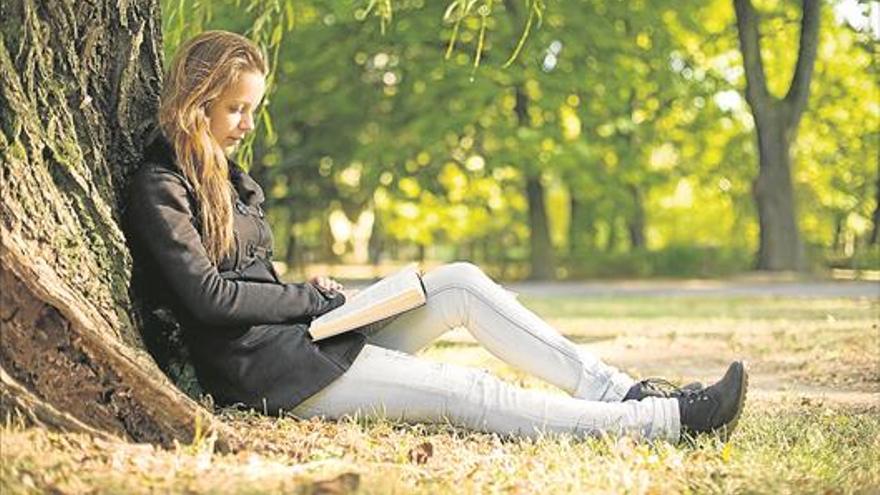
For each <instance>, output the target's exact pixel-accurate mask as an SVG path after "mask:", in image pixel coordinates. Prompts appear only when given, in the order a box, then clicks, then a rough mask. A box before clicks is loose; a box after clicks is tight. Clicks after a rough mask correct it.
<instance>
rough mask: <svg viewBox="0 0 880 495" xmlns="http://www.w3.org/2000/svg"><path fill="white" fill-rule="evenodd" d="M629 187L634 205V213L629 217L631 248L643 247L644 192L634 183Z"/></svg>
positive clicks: (628, 227)
mask: <svg viewBox="0 0 880 495" xmlns="http://www.w3.org/2000/svg"><path fill="white" fill-rule="evenodd" d="M627 188H628V189H629V193H630V197H631V198H632V205H633V211H632V215H631V216H630V217H629V219H627V230H629V243H630V248H632V249H642V248H644V247H645V207H644V204H643V202H642V194H641V193H640V192H639V189H638V187H636V186H634V185H631V184H630V185H629V186H627Z"/></svg>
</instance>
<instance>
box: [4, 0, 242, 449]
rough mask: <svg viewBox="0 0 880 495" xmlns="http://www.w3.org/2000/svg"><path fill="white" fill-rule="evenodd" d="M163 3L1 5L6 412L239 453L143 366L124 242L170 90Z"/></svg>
mask: <svg viewBox="0 0 880 495" xmlns="http://www.w3.org/2000/svg"><path fill="white" fill-rule="evenodd" d="M160 26H161V22H160V16H159V9H158V2H157V1H156V0H143V1H138V2H127V1H125V0H114V1H98V2H76V3H70V2H62V1H58V0H42V1H39V2H37V1H34V0H10V1H8V2H7V1H4V2H2V3H0V31H2V38H0V73H2V76H0V77H2V79H0V131H2V132H0V156H2V159H0V181H2V186H3V196H2V207H0V234H2V235H0V239H2V251H0V287H2V310H0V318H2V346H0V377H2V380H0V399H2V401H0V406H2V407H0V409H2V410H3V413H4V414H12V413H13V411H17V412H18V413H21V414H23V415H24V416H25V417H27V418H30V419H31V420H32V421H33V422H34V423H36V424H41V425H45V426H51V427H59V428H65V429H75V430H80V431H92V432H94V431H101V432H107V433H109V434H113V435H119V436H122V437H125V438H129V439H133V440H137V441H149V442H157V443H160V444H163V445H171V444H172V443H173V440H175V439H179V440H182V441H190V440H191V439H192V437H193V434H194V432H195V428H196V424H197V423H198V424H199V426H200V427H201V428H202V429H203V430H204V428H205V427H208V428H213V429H214V430H215V431H217V432H219V434H220V440H221V441H220V444H219V445H221V446H223V445H229V444H228V443H227V440H234V437H233V436H232V434H231V433H230V432H229V431H228V429H226V428H224V427H223V426H222V424H220V423H218V422H216V421H214V420H213V419H212V416H211V414H210V413H209V412H208V411H206V410H204V409H203V408H201V407H200V406H199V405H198V404H196V403H195V402H194V401H192V400H191V399H190V398H188V397H187V396H186V395H184V394H183V393H181V392H180V391H179V390H178V389H177V388H175V387H174V385H173V384H172V383H171V382H170V381H169V380H168V379H167V378H166V377H165V376H164V375H163V373H162V372H161V370H160V369H159V368H158V367H157V366H156V363H155V361H154V360H153V359H152V358H151V357H150V355H149V354H148V353H147V352H145V348H144V344H143V340H142V337H141V335H140V332H139V329H140V324H139V318H138V314H137V313H136V312H135V307H136V305H137V301H136V300H133V299H132V297H131V295H130V289H131V287H130V281H131V257H130V255H129V251H128V248H127V246H126V242H125V239H124V237H123V234H122V232H121V230H120V228H119V219H120V207H121V205H122V203H123V202H124V194H123V191H124V187H125V182H126V178H127V177H128V176H129V174H130V173H131V172H132V171H133V167H134V165H135V164H136V163H137V162H138V161H139V159H140V153H141V143H142V141H143V139H144V136H145V134H146V132H147V130H148V129H147V125H146V123H148V122H150V121H151V119H152V117H153V116H154V115H155V111H156V105H157V95H158V91H159V87H160V84H161V79H162V69H161V67H162V60H161V53H162V50H161V46H162V44H161V43H162V42H161V27H160Z"/></svg>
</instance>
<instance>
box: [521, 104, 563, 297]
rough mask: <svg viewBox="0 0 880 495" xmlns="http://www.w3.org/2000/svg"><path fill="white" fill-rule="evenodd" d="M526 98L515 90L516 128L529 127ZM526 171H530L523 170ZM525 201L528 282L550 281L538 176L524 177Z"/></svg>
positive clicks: (552, 264)
mask: <svg viewBox="0 0 880 495" xmlns="http://www.w3.org/2000/svg"><path fill="white" fill-rule="evenodd" d="M528 101H529V100H528V96H526V94H525V92H524V91H523V89H522V88H521V87H517V88H516V106H515V108H514V111H515V112H516V117H517V123H518V125H519V126H521V127H523V126H528V125H529V124H528ZM524 168H525V169H526V170H529V169H530V168H531V167H528V166H526V167H524ZM526 198H527V200H528V205H529V265H530V273H529V278H530V279H532V280H550V279H553V278H555V276H556V260H555V256H554V253H553V243H552V242H550V228H549V222H548V221H547V208H546V207H545V205H544V185H543V184H541V177H540V173H536V172H533V173H528V172H527V173H526Z"/></svg>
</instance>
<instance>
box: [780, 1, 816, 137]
mask: <svg viewBox="0 0 880 495" xmlns="http://www.w3.org/2000/svg"><path fill="white" fill-rule="evenodd" d="M821 5H822V2H821V0H803V14H802V17H801V35H800V46H799V47H798V59H797V65H796V66H795V70H794V76H792V79H791V86H790V87H789V89H788V94H787V95H785V105H786V110H787V122H786V126H787V128H788V129H789V130H791V129H794V128H795V127H797V124H798V122H799V121H800V118H801V115H802V114H803V112H804V108H805V107H806V106H807V97H808V96H809V94H810V80H811V79H812V76H813V68H814V67H815V65H816V51H817V49H818V47H819V21H820V18H821Z"/></svg>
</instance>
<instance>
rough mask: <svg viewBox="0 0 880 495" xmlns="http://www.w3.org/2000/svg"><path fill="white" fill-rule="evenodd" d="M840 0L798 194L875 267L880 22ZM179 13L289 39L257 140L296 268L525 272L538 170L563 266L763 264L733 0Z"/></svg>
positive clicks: (402, 0)
mask: <svg viewBox="0 0 880 495" xmlns="http://www.w3.org/2000/svg"><path fill="white" fill-rule="evenodd" d="M831 3H832V5H831V7H830V8H826V9H824V10H823V16H824V18H823V22H822V27H821V32H820V38H821V40H820V45H819V54H818V58H817V62H816V72H815V75H814V79H813V84H812V87H811V96H810V100H809V104H808V108H807V111H806V114H805V116H804V119H803V122H802V123H801V126H800V128H799V135H798V136H797V140H796V142H795V148H794V186H795V191H796V196H797V206H798V211H797V213H798V218H799V223H800V228H801V231H802V235H803V237H804V239H805V241H806V243H807V244H808V246H809V247H810V253H811V255H812V260H813V264H814V266H820V267H821V266H830V265H834V266H842V265H843V266H851V267H855V266H858V267H859V268H875V269H876V268H880V260H878V256H877V255H876V254H871V253H876V252H877V248H876V244H874V246H875V247H873V248H872V247H871V245H870V242H869V239H870V236H871V233H872V229H874V228H875V226H874V224H873V221H872V215H873V214H874V210H875V209H876V208H877V204H876V199H875V198H876V193H875V191H876V188H877V185H878V162H877V157H878V147H880V98H878V96H880V84H878V74H877V71H878V68H877V64H876V63H874V61H875V59H876V52H877V43H878V39H877V33H876V32H874V33H872V32H870V31H869V29H868V28H867V27H864V26H862V27H859V25H858V24H859V22H863V21H864V20H865V19H866V18H867V9H868V8H870V7H871V5H870V2H861V3H859V2H855V1H838V2H831ZM756 7H758V8H759V9H760V11H761V12H762V15H763V16H764V19H763V21H762V24H761V29H762V31H761V34H762V37H763V39H762V42H763V51H764V62H765V67H766V68H767V74H768V81H769V86H770V88H771V90H774V88H784V87H787V84H788V81H789V80H790V79H791V75H792V71H793V66H794V54H796V53H797V34H798V29H799V27H798V23H799V7H798V4H797V3H796V2H793V1H790V0H764V1H760V2H756ZM873 8H876V9H878V10H880V7H878V6H877V5H874V6H873ZM859 9H862V10H861V12H862V15H858V14H859V12H860V10H859ZM844 14H846V15H844ZM163 20H164V26H165V38H166V53H169V54H170V53H171V52H173V50H174V47H175V46H176V45H177V44H179V43H180V42H181V40H184V39H186V38H187V37H188V36H191V35H192V34H194V33H196V32H198V31H200V30H203V29H230V30H234V31H238V32H242V33H246V34H247V35H248V36H250V37H251V38H252V39H254V40H256V41H258V42H259V43H261V45H263V46H264V47H265V49H266V51H267V53H268V54H269V55H270V58H271V60H273V75H272V77H271V81H270V83H271V84H270V93H269V95H268V96H267V98H266V101H265V103H266V105H265V108H266V109H267V111H265V112H264V113H263V115H262V119H261V128H260V130H259V131H258V132H257V133H255V134H256V140H255V142H254V143H253V146H247V147H245V149H244V151H243V156H242V158H244V161H245V162H247V163H250V168H251V173H252V174H253V175H254V176H255V177H256V178H257V180H258V181H259V182H260V183H261V184H262V185H263V187H264V189H265V190H266V192H267V197H268V198H269V199H268V204H269V208H268V211H269V218H270V221H271V222H272V224H273V228H274V232H275V237H276V239H275V242H276V253H277V254H276V257H277V258H279V259H280V260H282V261H285V262H287V263H288V264H290V265H291V266H294V267H302V266H304V265H305V264H307V263H310V262H317V261H322V262H323V261H331V262H332V261H345V262H357V263H363V262H368V261H369V262H379V261H382V260H389V259H393V260H400V259H424V258H430V259H438V260H451V259H455V258H467V259H471V260H473V261H475V262H478V263H482V264H485V265H487V266H491V267H497V270H496V272H497V273H500V274H505V275H507V276H511V277H517V276H524V275H525V274H527V273H528V271H529V269H528V268H529V267H528V266H527V265H528V263H530V261H529V249H530V242H529V241H530V235H532V232H538V230H536V229H537V228H538V226H536V225H531V224H530V219H529V216H528V211H527V210H528V201H527V197H526V188H525V181H526V179H527V178H529V177H534V178H538V180H539V184H540V186H541V187H542V189H543V194H544V196H543V197H544V201H545V204H546V206H547V211H548V215H547V221H548V224H549V236H550V242H552V246H553V250H554V251H556V256H557V258H558V259H561V263H560V264H559V266H558V268H557V272H556V273H557V274H558V275H559V276H562V277H584V276H593V275H609V276H610V275H634V276H651V275H664V276H670V275H682V276H695V275H704V276H711V275H723V274H729V273H733V272H736V271H741V270H747V269H749V268H750V266H751V263H752V261H751V257H752V253H753V252H754V250H755V249H756V247H757V239H758V228H759V227H758V222H757V217H756V214H755V206H754V200H753V197H752V192H751V184H752V181H753V180H754V178H755V176H756V174H757V154H756V153H757V152H756V143H755V142H754V139H755V138H754V136H753V125H754V124H753V121H752V118H751V114H750V113H749V111H748V109H747V107H746V105H745V102H744V101H743V98H742V96H741V94H742V93H741V91H742V88H743V87H744V77H743V70H742V60H741V57H740V53H739V47H738V43H737V38H736V29H735V23H734V13H733V7H732V3H731V2H730V1H729V0H709V1H706V2H690V1H686V2H677V1H672V0H654V1H651V2H647V1H645V0H631V1H626V2H624V1H619V0H569V1H566V2H542V1H539V0H528V1H516V0H511V1H497V0H495V1H492V0H452V1H449V2H428V1H425V0H370V1H356V2H340V1H323V2H315V1H308V0H250V1H245V0H239V1H230V2H226V3H222V2H213V3H211V2H205V1H204V0H165V1H164V2H163ZM270 114H271V116H270ZM531 263H534V261H531Z"/></svg>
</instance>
